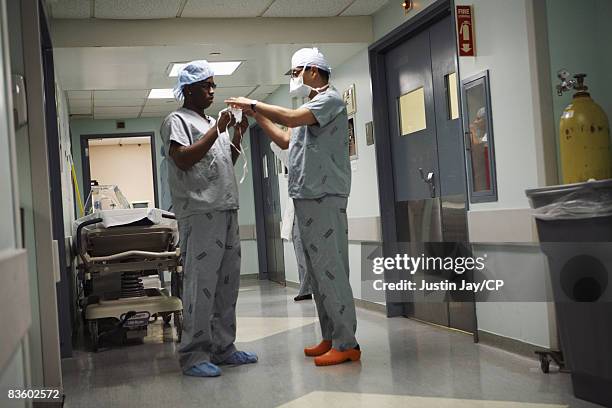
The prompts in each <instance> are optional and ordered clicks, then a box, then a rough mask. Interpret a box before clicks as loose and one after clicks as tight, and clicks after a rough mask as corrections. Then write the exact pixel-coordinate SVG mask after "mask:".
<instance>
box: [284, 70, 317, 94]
mask: <svg viewBox="0 0 612 408" xmlns="http://www.w3.org/2000/svg"><path fill="white" fill-rule="evenodd" d="M304 72H306V67H304V69H302V72H300V76H298V77H297V78H291V80H290V81H289V95H291V96H292V97H294V98H306V97H308V96H309V95H310V92H311V91H312V88H311V87H309V86H308V85H306V84H304Z"/></svg>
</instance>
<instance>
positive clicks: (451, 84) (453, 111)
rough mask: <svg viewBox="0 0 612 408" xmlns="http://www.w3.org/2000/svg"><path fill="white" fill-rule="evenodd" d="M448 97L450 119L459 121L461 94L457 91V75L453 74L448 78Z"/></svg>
mask: <svg viewBox="0 0 612 408" xmlns="http://www.w3.org/2000/svg"><path fill="white" fill-rule="evenodd" d="M445 82H446V95H447V98H448V118H449V119H450V120H455V119H459V92H458V91H457V89H458V87H457V73H456V72H453V73H450V74H448V75H447V76H446V80H445Z"/></svg>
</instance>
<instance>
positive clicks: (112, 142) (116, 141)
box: [81, 133, 159, 208]
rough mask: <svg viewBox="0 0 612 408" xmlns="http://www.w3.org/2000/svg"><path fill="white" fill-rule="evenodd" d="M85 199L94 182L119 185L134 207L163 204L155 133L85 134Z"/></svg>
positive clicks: (82, 142)
mask: <svg viewBox="0 0 612 408" xmlns="http://www.w3.org/2000/svg"><path fill="white" fill-rule="evenodd" d="M81 154H82V163H83V184H84V187H83V189H84V193H85V199H87V197H88V196H89V192H90V191H91V186H92V185H109V184H110V185H117V186H118V187H119V189H120V190H121V192H122V193H123V195H124V196H125V197H126V198H127V199H128V201H129V202H130V204H132V206H133V207H134V208H153V207H156V208H159V201H158V192H157V163H156V158H155V138H154V136H153V134H152V133H131V134H112V135H83V136H81Z"/></svg>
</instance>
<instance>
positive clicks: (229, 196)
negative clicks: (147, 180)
mask: <svg viewBox="0 0 612 408" xmlns="http://www.w3.org/2000/svg"><path fill="white" fill-rule="evenodd" d="M213 75H214V73H213V70H212V69H211V67H210V65H209V64H208V62H206V61H204V60H201V61H193V62H191V63H190V64H188V65H187V66H186V67H185V68H184V69H183V70H182V71H181V72H180V73H179V77H178V84H177V86H176V87H175V89H174V92H175V96H176V97H177V99H179V100H184V103H183V106H182V107H181V108H180V109H178V110H176V111H175V112H173V113H171V114H170V115H168V116H167V117H166V118H165V120H164V122H163V123H162V126H161V137H162V139H163V143H164V156H165V157H166V161H167V163H166V165H167V166H166V168H167V177H168V185H169V187H170V195H171V198H172V207H173V211H174V212H175V214H176V217H177V220H178V225H179V233H180V247H181V253H182V256H183V268H184V269H183V270H184V281H183V299H182V300H183V315H184V322H183V325H184V327H183V338H182V341H181V343H180V346H179V350H178V353H179V361H180V365H181V368H182V370H183V373H184V374H186V375H190V376H197V377H216V376H219V375H221V368H220V367H219V366H221V365H240V364H247V363H255V362H257V356H256V355H255V354H254V353H249V352H245V351H238V350H237V349H236V347H235V346H234V341H235V339H236V301H237V298H238V288H239V284H240V236H239V229H238V185H237V182H236V177H235V174H234V164H235V163H236V160H237V159H238V156H239V154H240V150H239V149H240V147H239V146H240V142H241V140H242V135H243V134H244V133H245V132H246V130H247V128H248V120H247V118H246V117H244V118H243V119H242V121H241V122H240V123H235V120H234V118H233V117H232V115H231V114H230V113H229V112H227V111H225V112H223V113H222V114H221V115H220V117H219V120H218V122H217V121H216V120H215V119H214V118H212V117H210V116H208V115H206V114H205V113H204V112H205V110H206V109H207V108H208V107H210V105H211V104H212V103H213V99H214V95H215V88H216V85H215V82H214V76H213ZM230 128H233V137H232V138H231V140H230V136H229V133H230V132H229V130H230Z"/></svg>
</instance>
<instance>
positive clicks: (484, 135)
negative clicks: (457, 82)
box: [463, 72, 497, 202]
mask: <svg viewBox="0 0 612 408" xmlns="http://www.w3.org/2000/svg"><path fill="white" fill-rule="evenodd" d="M488 78H489V77H488V72H484V73H482V74H479V75H477V76H475V77H472V78H470V79H466V80H465V81H463V93H464V97H463V101H464V104H465V107H464V131H465V138H466V141H465V145H466V148H467V151H468V154H467V159H468V173H469V178H468V179H469V184H470V199H471V201H472V202H486V201H496V200H497V186H496V181H495V160H494V158H495V155H494V150H493V126H492V124H491V104H490V95H489V80H488Z"/></svg>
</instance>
